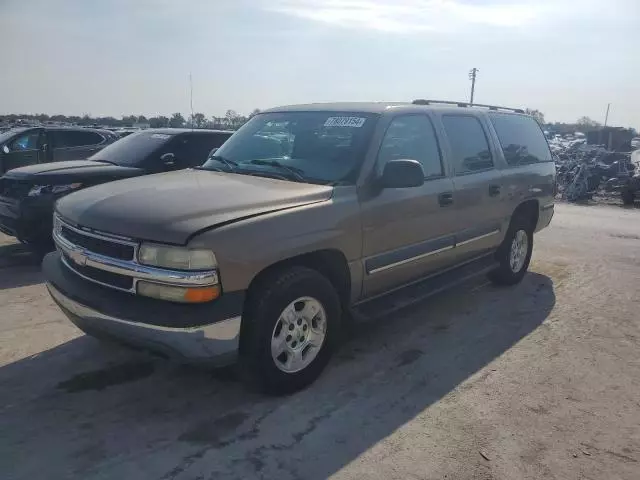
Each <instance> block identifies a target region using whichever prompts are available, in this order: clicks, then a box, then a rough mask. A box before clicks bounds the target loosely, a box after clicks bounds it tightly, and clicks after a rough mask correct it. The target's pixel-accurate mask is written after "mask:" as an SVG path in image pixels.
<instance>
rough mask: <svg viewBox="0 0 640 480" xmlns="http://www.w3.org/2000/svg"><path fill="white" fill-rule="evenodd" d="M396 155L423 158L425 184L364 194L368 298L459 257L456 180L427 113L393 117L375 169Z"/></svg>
mask: <svg viewBox="0 0 640 480" xmlns="http://www.w3.org/2000/svg"><path fill="white" fill-rule="evenodd" d="M393 159H412V160H417V161H419V162H420V164H421V165H422V168H423V171H424V175H425V183H424V185H422V186H420V187H414V188H398V189H392V188H389V189H384V190H382V191H379V192H377V193H376V194H370V195H367V194H365V195H361V198H360V203H361V211H362V221H363V257H364V269H365V272H364V281H363V293H364V296H365V297H371V296H374V295H376V294H378V293H381V292H384V291H386V290H389V289H391V288H394V287H399V286H401V285H404V284H406V283H409V282H411V281H412V280H416V279H418V278H420V277H424V276H426V275H428V274H429V273H431V272H433V271H435V270H437V269H439V268H441V267H443V266H446V265H448V264H450V263H452V262H453V259H454V253H453V245H454V233H455V222H454V221H453V219H452V214H453V208H454V207H453V182H452V180H451V178H449V177H448V176H447V170H446V169H445V168H444V166H443V163H442V158H441V154H440V147H439V145H438V141H437V139H436V135H435V132H434V128H433V124H432V122H431V120H430V119H429V117H428V116H426V115H422V114H421V115H402V116H398V117H396V118H394V119H393V120H392V122H391V123H390V125H389V127H388V129H387V132H386V134H385V136H384V139H383V140H382V144H381V146H380V151H379V153H378V160H377V162H376V171H377V172H378V173H380V172H381V171H382V169H383V168H384V165H385V164H386V162H388V161H389V160H393Z"/></svg>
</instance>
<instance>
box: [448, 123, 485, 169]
mask: <svg viewBox="0 0 640 480" xmlns="http://www.w3.org/2000/svg"><path fill="white" fill-rule="evenodd" d="M442 123H443V125H444V129H445V132H446V133H447V137H448V139H449V145H450V146H451V154H452V157H453V158H452V159H451V161H452V164H453V166H454V168H455V171H456V175H461V174H466V173H474V172H481V171H484V170H488V169H490V168H493V158H492V156H491V150H490V149H489V142H488V140H487V136H486V135H485V133H484V129H483V128H482V125H481V124H480V121H479V120H478V119H477V118H475V117H471V116H468V115H445V116H443V117H442Z"/></svg>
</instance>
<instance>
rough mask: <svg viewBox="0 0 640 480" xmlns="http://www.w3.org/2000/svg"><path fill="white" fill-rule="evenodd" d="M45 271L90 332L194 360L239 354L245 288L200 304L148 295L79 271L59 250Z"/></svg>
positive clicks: (216, 361) (228, 359)
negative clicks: (119, 288)
mask: <svg viewBox="0 0 640 480" xmlns="http://www.w3.org/2000/svg"><path fill="white" fill-rule="evenodd" d="M42 271H43V273H44V276H45V278H46V280H47V288H48V290H49V293H50V294H51V297H52V298H53V300H54V301H55V302H56V303H57V304H58V306H59V307H60V308H61V309H62V311H63V312H64V313H65V314H66V315H67V317H68V318H69V320H71V321H72V322H73V323H74V324H75V325H76V326H77V327H78V328H80V329H81V330H83V331H84V332H86V333H88V334H89V335H92V336H95V337H105V338H109V339H112V340H116V341H118V342H120V343H123V344H125V345H128V346H131V347H134V348H141V349H144V350H150V351H153V352H157V353H160V354H162V355H164V356H167V357H171V358H174V359H178V360H182V361H186V362H188V363H204V364H210V365H213V366H224V365H229V364H231V363H233V362H234V361H235V360H236V358H237V354H238V347H239V343H240V324H241V318H242V304H243V300H244V292H241V293H239V294H236V293H231V294H227V295H226V298H225V295H223V296H222V297H221V298H220V299H219V300H216V301H214V302H210V303H208V304H200V305H184V304H174V303H170V302H165V301H162V300H154V299H150V298H142V297H139V296H136V295H131V294H129V293H126V292H119V291H116V290H112V289H110V288H106V287H103V286H101V285H96V284H94V283H91V282H88V281H86V280H84V279H82V278H80V277H78V276H77V275H76V274H74V273H73V272H71V271H70V270H69V269H68V268H67V267H66V266H65V265H64V264H63V263H62V262H61V260H60V254H59V253H58V252H54V253H50V254H48V255H47V256H46V257H45V259H44V261H43V263H42Z"/></svg>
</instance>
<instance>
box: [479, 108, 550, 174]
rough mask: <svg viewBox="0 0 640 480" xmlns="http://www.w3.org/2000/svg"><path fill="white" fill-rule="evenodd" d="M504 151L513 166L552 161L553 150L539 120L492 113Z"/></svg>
mask: <svg viewBox="0 0 640 480" xmlns="http://www.w3.org/2000/svg"><path fill="white" fill-rule="evenodd" d="M489 118H490V119H491V123H492V124H493V127H494V128H495V130H496V133H497V134H498V139H499V140H500V145H501V146H502V151H503V152H504V157H505V159H506V161H507V163H508V164H509V165H511V166H518V165H527V164H531V163H539V162H550V161H551V160H552V157H551V151H550V150H549V145H548V144H547V140H546V138H544V134H543V133H542V130H541V128H540V126H539V125H538V122H536V121H535V120H534V119H533V118H531V117H527V116H524V115H510V114H504V113H490V114H489Z"/></svg>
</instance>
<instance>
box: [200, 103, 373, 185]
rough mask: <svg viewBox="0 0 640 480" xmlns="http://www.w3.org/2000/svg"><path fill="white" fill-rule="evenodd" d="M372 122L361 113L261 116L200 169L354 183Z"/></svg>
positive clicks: (367, 116)
mask: <svg viewBox="0 0 640 480" xmlns="http://www.w3.org/2000/svg"><path fill="white" fill-rule="evenodd" d="M376 118H377V116H376V115H373V114H369V113H360V112H281V113H264V114H260V115H257V116H255V117H253V118H252V119H251V120H250V121H249V122H248V123H247V124H245V125H244V126H243V127H242V128H241V129H240V130H238V131H237V132H236V133H235V134H234V135H233V136H232V137H231V138H230V139H229V140H227V141H226V142H225V143H224V145H223V146H222V147H220V149H219V150H217V151H216V152H215V155H214V156H213V158H210V159H209V160H207V162H206V163H205V164H204V165H203V167H202V168H204V169H215V170H224V171H233V172H234V173H245V174H265V175H268V176H276V177H280V178H285V179H287V180H293V181H304V182H308V183H323V184H335V183H353V182H354V181H355V175H356V173H357V171H358V168H359V166H360V164H361V163H362V159H363V157H364V154H365V151H366V148H367V145H368V142H369V139H370V137H371V132H372V131H373V127H374V124H375V120H376Z"/></svg>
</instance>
